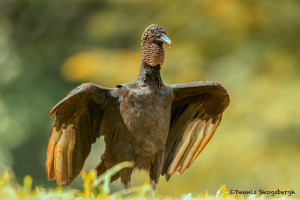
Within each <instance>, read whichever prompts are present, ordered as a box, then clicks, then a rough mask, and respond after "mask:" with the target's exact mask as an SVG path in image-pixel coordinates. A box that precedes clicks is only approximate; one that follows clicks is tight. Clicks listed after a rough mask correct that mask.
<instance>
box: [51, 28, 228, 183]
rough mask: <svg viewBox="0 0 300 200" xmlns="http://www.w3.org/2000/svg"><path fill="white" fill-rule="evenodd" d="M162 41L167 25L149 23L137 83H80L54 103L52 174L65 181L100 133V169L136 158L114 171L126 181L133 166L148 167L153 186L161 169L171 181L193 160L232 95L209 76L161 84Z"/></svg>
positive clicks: (70, 178) (78, 168)
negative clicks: (206, 78) (208, 78)
mask: <svg viewBox="0 0 300 200" xmlns="http://www.w3.org/2000/svg"><path fill="white" fill-rule="evenodd" d="M163 43H166V44H168V45H169V46H171V44H172V42H171V40H170V39H169V38H168V37H167V35H166V32H165V30H164V29H163V28H161V27H160V26H158V25H156V24H153V25H150V26H149V27H147V28H146V30H145V31H144V33H143V35H142V43H141V49H142V60H141V67H140V73H139V75H138V77H137V79H136V81H135V82H134V83H131V84H123V85H117V86H116V88H105V87H101V86H98V85H95V84H92V83H85V84H82V85H80V86H79V87H77V88H75V89H74V90H72V91H71V92H70V93H69V94H68V95H67V96H66V97H65V98H64V99H63V100H61V101H60V102H59V103H58V104H57V105H56V106H55V107H54V108H53V109H52V110H51V112H50V117H52V116H53V115H55V116H56V118H55V120H54V123H53V126H52V131H51V136H50V140H49V145H48V152H47V160H46V171H47V176H48V179H49V180H56V182H57V184H59V185H61V184H70V183H71V182H72V181H73V180H74V179H75V178H76V176H77V175H78V174H79V173H80V171H81V170H82V167H83V165H84V162H85V160H86V158H87V156H88V155H89V153H90V151H91V145H92V144H93V143H94V142H95V141H96V139H97V138H98V137H100V136H104V141H105V151H104V153H103V154H102V155H101V162H100V163H99V165H98V166H97V167H96V170H97V175H101V174H102V173H104V172H105V171H106V170H108V169H109V168H111V167H113V166H114V165H116V164H118V163H120V162H123V161H133V162H134V166H133V167H132V168H125V169H122V170H121V171H120V172H118V173H117V174H115V175H114V176H113V177H112V178H111V181H114V180H116V179H118V178H121V182H122V183H123V185H124V187H125V188H129V187H130V180H131V174H132V171H133V169H143V170H146V171H148V172H149V174H150V182H151V185H152V187H153V189H155V186H156V184H157V183H158V181H159V177H160V176H161V175H166V179H167V180H169V178H170V176H172V175H173V174H174V172H178V173H180V174H182V173H183V172H184V171H185V170H186V169H187V168H188V167H190V166H191V164H192V163H193V162H194V160H195V159H196V158H197V156H198V155H199V153H200V152H201V151H202V150H203V148H204V147H205V146H206V144H207V143H208V142H209V140H210V139H211V137H212V136H213V134H214V132H215V130H216V128H217V127H218V125H219V123H220V121H221V118H222V113H223V112H224V110H225V109H226V108H227V106H228V105H229V101H230V100H229V95H228V93H227V91H226V90H225V89H224V87H223V86H222V85H220V84H219V83H216V82H213V81H200V82H191V83H183V84H175V85H165V84H164V83H163V82H162V79H161V76H160V69H161V67H162V65H163V63H164V57H165V56H164V54H165V53H164V49H163ZM191 73H192V72H191Z"/></svg>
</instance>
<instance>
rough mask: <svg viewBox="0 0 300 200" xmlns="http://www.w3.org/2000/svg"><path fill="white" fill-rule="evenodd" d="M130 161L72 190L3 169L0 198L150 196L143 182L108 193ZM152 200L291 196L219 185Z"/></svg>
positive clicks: (83, 199)
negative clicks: (250, 192) (42, 184)
mask: <svg viewBox="0 0 300 200" xmlns="http://www.w3.org/2000/svg"><path fill="white" fill-rule="evenodd" d="M130 166H132V163H130V162H124V163H120V164H118V165H116V166H114V167H113V168H112V169H110V170H109V171H107V172H106V173H105V174H103V175H101V176H100V177H97V176H96V171H95V170H91V171H90V172H89V173H86V172H82V174H81V176H82V179H83V188H82V190H75V189H72V188H67V189H63V188H62V187H57V188H55V189H47V188H42V187H35V188H32V181H33V180H32V178H31V176H29V175H27V176H25V177H24V180H23V185H20V184H17V183H16V181H14V178H13V175H12V174H11V173H10V172H8V171H4V172H3V173H2V174H1V175H0V200H6V199H9V200H14V199H16V200H18V199H22V200H24V199H28V200H35V199H42V200H48V199H49V200H50V199H51V200H53V199H55V200H60V199H61V200H69V199H76V200H86V199H87V200H99V199H125V198H126V199H141V200H142V199H153V198H154V196H155V195H154V192H153V191H152V189H151V186H150V185H149V184H144V185H142V186H139V187H133V188H130V189H128V190H121V191H118V192H115V193H111V192H110V187H109V184H110V177H111V176H112V175H113V174H115V173H116V172H118V171H120V170H121V169H122V168H125V167H130ZM155 199H183V200H190V199H206V200H212V199H226V200H233V199H239V200H243V199H245V200H246V199H248V200H252V199H253V200H254V199H257V200H263V199H278V200H279V199H282V200H284V199H286V200H287V199H295V198H292V197H288V196H280V197H277V198H273V197H272V196H263V195H262V196H258V195H248V196H243V195H230V194H229V193H228V191H227V189H226V187H225V186H222V187H221V188H220V189H219V190H218V191H217V192H216V194H208V193H206V194H200V195H197V196H193V195H192V194H186V195H182V197H181V198H172V197H171V196H168V197H158V196H156V197H155Z"/></svg>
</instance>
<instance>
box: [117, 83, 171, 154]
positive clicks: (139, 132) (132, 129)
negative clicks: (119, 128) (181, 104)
mask: <svg viewBox="0 0 300 200" xmlns="http://www.w3.org/2000/svg"><path fill="white" fill-rule="evenodd" d="M172 99H173V93H172V91H170V89H169V88H167V87H166V86H163V87H162V88H161V89H160V91H159V92H154V91H153V90H150V89H149V88H147V87H143V88H136V89H132V90H130V91H129V92H128V95H127V96H125V97H123V99H122V102H121V104H120V112H121V115H122V118H123V121H124V123H125V125H126V127H127V128H128V130H129V133H130V135H131V137H132V138H133V143H136V145H138V146H139V147H142V148H144V149H143V151H145V152H147V151H155V152H156V151H157V150H158V147H159V146H164V145H165V141H166V138H167V134H168V129H169V125H170V116H171V104H172ZM153 153H154V152H153Z"/></svg>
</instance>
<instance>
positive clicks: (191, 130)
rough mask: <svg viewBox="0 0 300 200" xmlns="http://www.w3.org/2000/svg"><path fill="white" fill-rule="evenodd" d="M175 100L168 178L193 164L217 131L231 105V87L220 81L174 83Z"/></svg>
mask: <svg viewBox="0 0 300 200" xmlns="http://www.w3.org/2000/svg"><path fill="white" fill-rule="evenodd" d="M171 87H172V88H173V92H174V100H173V103H172V113H171V115H172V117H171V123H170V130H169V134H168V138H167V142H166V155H165V160H164V165H163V169H162V175H164V174H166V175H167V176H166V178H167V180H168V179H169V178H170V176H171V175H173V174H174V173H175V172H178V173H180V174H182V173H183V172H184V171H185V170H186V169H187V168H189V167H190V166H191V164H192V163H193V162H194V160H195V159H196V158H197V156H198V155H199V154H200V152H201V151H202V150H203V149H204V147H205V146H206V145H207V143H208V142H209V140H210V139H211V138H212V136H213V134H214V133H215V131H216V129H217V127H218V125H219V123H220V121H221V118H222V113H223V111H224V110H225V109H226V107H227V106H228V105H229V96H228V93H227V91H226V90H225V89H224V88H223V87H222V86H221V85H220V84H218V83H216V82H194V83H186V84H178V85H172V86H171Z"/></svg>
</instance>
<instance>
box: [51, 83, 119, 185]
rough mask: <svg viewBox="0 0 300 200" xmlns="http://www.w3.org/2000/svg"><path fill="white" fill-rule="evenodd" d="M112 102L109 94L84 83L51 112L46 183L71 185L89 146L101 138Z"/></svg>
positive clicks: (100, 88)
mask: <svg viewBox="0 0 300 200" xmlns="http://www.w3.org/2000/svg"><path fill="white" fill-rule="evenodd" d="M112 100H113V97H112V96H111V90H110V89H108V88H102V87H100V86H97V85H95V84H91V83H87V84H82V85H80V86H79V87H77V88H75V89H74V90H72V91H71V92H70V93H69V94H68V96H67V97H66V98H64V99H63V100H62V101H60V102H59V103H58V104H57V105H56V106H55V107H54V108H53V109H52V110H51V112H50V117H52V116H53V115H54V114H55V115H56V118H55V121H54V123H53V126H52V131H51V135H50V140H49V144H48V151H47V160H46V171H47V176H48V180H55V179H56V182H57V184H58V185H61V184H70V183H71V182H72V181H73V180H74V179H75V178H76V176H77V175H78V174H79V173H80V171H81V169H82V167H83V164H84V162H85V159H86V158H87V156H88V155H89V153H90V151H91V144H92V143H94V142H95V141H96V139H97V137H99V136H100V135H101V133H100V126H101V122H102V117H103V113H104V110H105V109H106V108H107V107H108V106H109V102H111V101H112Z"/></svg>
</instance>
